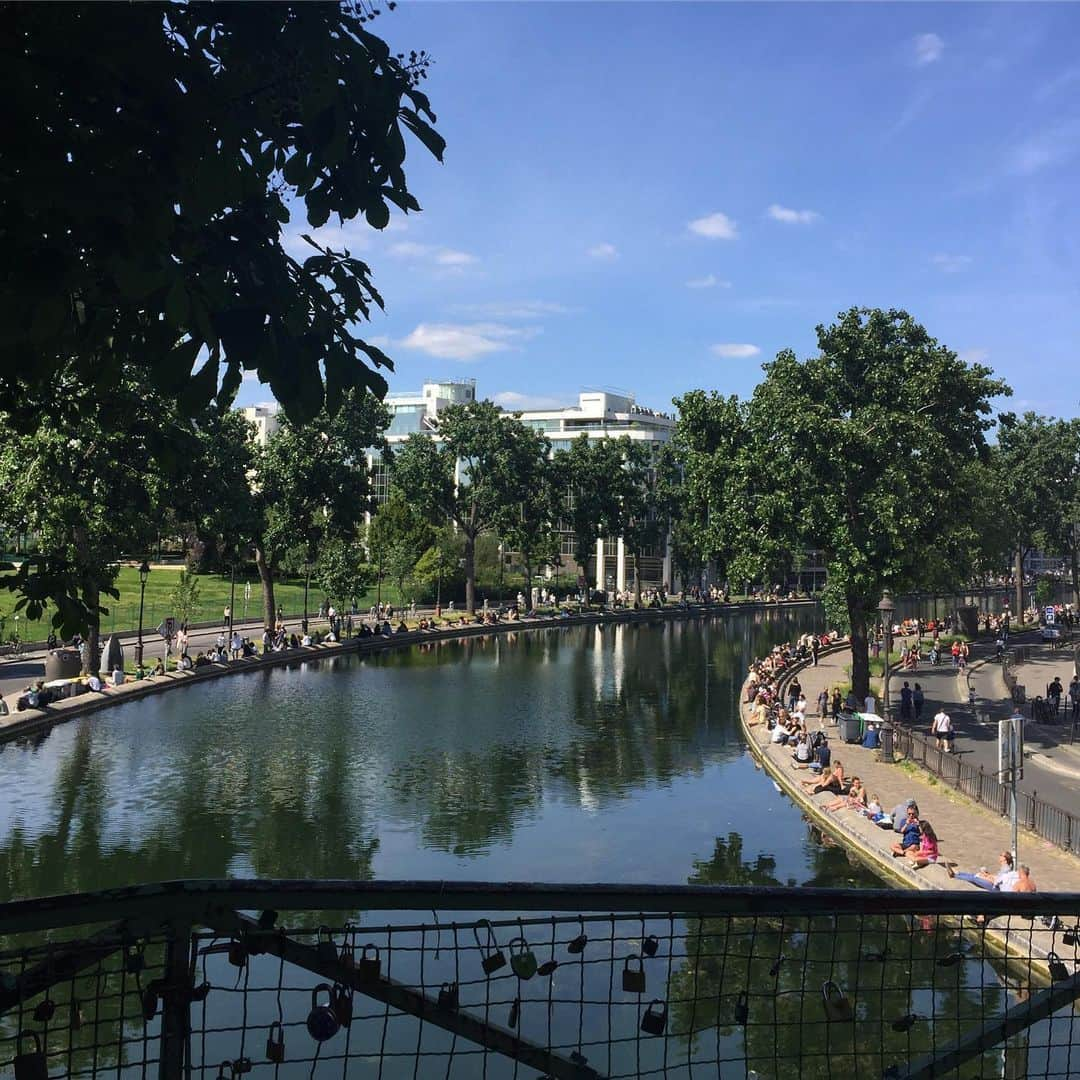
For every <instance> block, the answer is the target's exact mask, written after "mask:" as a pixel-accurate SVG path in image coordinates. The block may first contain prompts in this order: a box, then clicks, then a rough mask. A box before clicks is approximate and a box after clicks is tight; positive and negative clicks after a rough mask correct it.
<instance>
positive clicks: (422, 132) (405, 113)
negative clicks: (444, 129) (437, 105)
mask: <svg viewBox="0 0 1080 1080" xmlns="http://www.w3.org/2000/svg"><path fill="white" fill-rule="evenodd" d="M401 119H402V120H403V121H404V123H405V126H406V127H407V128H408V129H409V130H410V131H411V132H412V133H413V134H414V135H415V136H416V137H417V138H418V139H419V140H420V141H421V142H422V143H423V144H424V145H425V146H426V147H427V148H428V150H429V151H430V152H431V154H432V156H433V157H435V159H436V160H438V161H442V159H443V153H444V152H445V150H446V140H445V139H444V138H443V137H442V136H441V135H440V134H439V133H438V132H437V131H436V130H435V129H434V128H433V127H432V126H431V125H430V124H429V123H428V122H427V121H426V120H421V119H420V117H419V116H417V114H416V112H415V111H414V110H412V109H402V110H401Z"/></svg>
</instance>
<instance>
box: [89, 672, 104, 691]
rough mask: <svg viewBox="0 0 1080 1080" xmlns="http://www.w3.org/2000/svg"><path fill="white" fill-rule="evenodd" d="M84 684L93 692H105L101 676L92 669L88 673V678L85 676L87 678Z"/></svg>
mask: <svg viewBox="0 0 1080 1080" xmlns="http://www.w3.org/2000/svg"><path fill="white" fill-rule="evenodd" d="M86 685H87V686H88V687H89V688H90V689H91V690H92V691H93V692H94V693H95V694H104V693H105V684H104V683H103V682H102V681H101V676H99V675H98V673H97V672H96V671H92V672H91V673H90V676H89V678H87V680H86Z"/></svg>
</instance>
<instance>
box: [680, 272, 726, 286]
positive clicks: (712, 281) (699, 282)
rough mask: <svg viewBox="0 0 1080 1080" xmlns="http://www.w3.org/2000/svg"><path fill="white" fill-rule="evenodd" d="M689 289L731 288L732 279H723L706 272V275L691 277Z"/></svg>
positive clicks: (687, 284) (688, 284)
mask: <svg viewBox="0 0 1080 1080" xmlns="http://www.w3.org/2000/svg"><path fill="white" fill-rule="evenodd" d="M686 287H687V288H688V289H730V288H731V282H730V281H721V280H720V278H718V277H717V276H716V275H715V274H706V275H705V276H704V277H699V278H691V279H690V280H689V281H688V282H687V283H686Z"/></svg>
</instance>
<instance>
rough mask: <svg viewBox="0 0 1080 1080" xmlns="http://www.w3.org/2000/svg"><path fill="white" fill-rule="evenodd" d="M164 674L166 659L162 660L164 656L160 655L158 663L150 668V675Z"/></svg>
mask: <svg viewBox="0 0 1080 1080" xmlns="http://www.w3.org/2000/svg"><path fill="white" fill-rule="evenodd" d="M164 674H165V661H164V660H162V658H161V657H160V656H159V657H158V658H157V663H156V664H154V666H153V667H152V668H151V669H150V677H151V678H153V677H154V676H155V675H164Z"/></svg>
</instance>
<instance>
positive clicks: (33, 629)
mask: <svg viewBox="0 0 1080 1080" xmlns="http://www.w3.org/2000/svg"><path fill="white" fill-rule="evenodd" d="M180 569H181V568H180V567H177V568H176V569H175V570H173V569H167V570H166V569H155V570H151V572H150V577H149V578H148V579H147V582H146V602H145V607H144V610H143V627H144V628H148V629H151V630H152V629H153V628H155V627H156V626H157V625H158V624H159V623H160V622H161V620H162V619H164V618H165V617H166V616H167V615H176V612H175V611H174V610H173V606H172V605H171V604H170V602H169V595H170V593H172V591H173V589H175V588H176V584H177V582H178V581H179V580H180ZM198 581H199V604H200V610H199V613H198V615H196V616H194V617H193V618H192V620H191V621H192V622H213V621H214V620H217V619H220V618H221V616H222V612H223V611H224V608H225V605H226V604H227V603H228V602H229V576H228V575H227V574H226V575H220V574H199V575H198ZM245 583H249V584H250V585H251V599H250V600H248V601H247V604H246V615H247V618H258V617H259V614H260V612H261V611H262V586H261V585H260V584H259V581H258V578H257V576H255V575H254V574H252V575H250V576H248V577H247V578H245V579H240V578H237V581H236V603H235V611H234V613H233V614H234V615H235V617H236V618H237V619H242V618H244V617H245V603H244V585H245ZM116 587H117V588H118V589H119V590H120V599H119V600H113V598H112V597H111V596H103V597H102V604H103V606H104V607H106V608H108V609H109V613H108V614H107V615H103V616H102V617H101V631H102V633H103V634H110V633H112V632H114V631H124V630H136V629H138V625H139V572H138V570H137V569H136V568H135V567H133V566H122V567H121V568H120V574H119V576H118V577H117V580H116ZM382 598H383V600H384V601H389V602H390V603H392V604H398V603H399V600H398V596H397V589H396V588H395V587H394V586H393V585H391V584H390V583H389V582H386V581H384V582H383V587H382ZM274 599H275V601H276V602H277V603H278V604H280V605H281V606H282V608H284V610H285V615H286V618H300V617H301V616H302V615H303V611H304V579H303V578H291V579H289V580H288V581H278V582H276V583H275V586H274ZM322 599H323V594H322V591H321V590H320V589H319V587H318V586H317V585H315V584H312V585H311V587H310V590H309V592H308V609H309V611H318V609H319V604H320V603H321V602H322ZM16 600H17V598H16V597H15V595H14V594H13V593H9V592H0V619H3V620H4V626H3V630H2V631H0V638H2V639H4V640H7V639H9V638H11V637H12V636H13V635H14V633H15V629H16V624H15V620H14V618H13V612H14V608H15V603H16ZM358 603H359V605H360V607H361V610H365V609H367V608H369V607H370V606H371V605H372V604H373V603H375V592H374V590H373V591H372V592H370V593H369V594H367V595H366V596H365V597H364V598H363V599H362V600H360V601H358ZM50 628H51V623H50V621H49V616H48V615H46V617H45V618H44V619H41V620H38V621H37V622H28V621H27V619H26V618H25V617H22V616H21V617H20V618H19V622H18V634H19V637H20V639H21V640H23V641H44V640H45V638H46V637H48V635H49V630H50Z"/></svg>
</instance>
